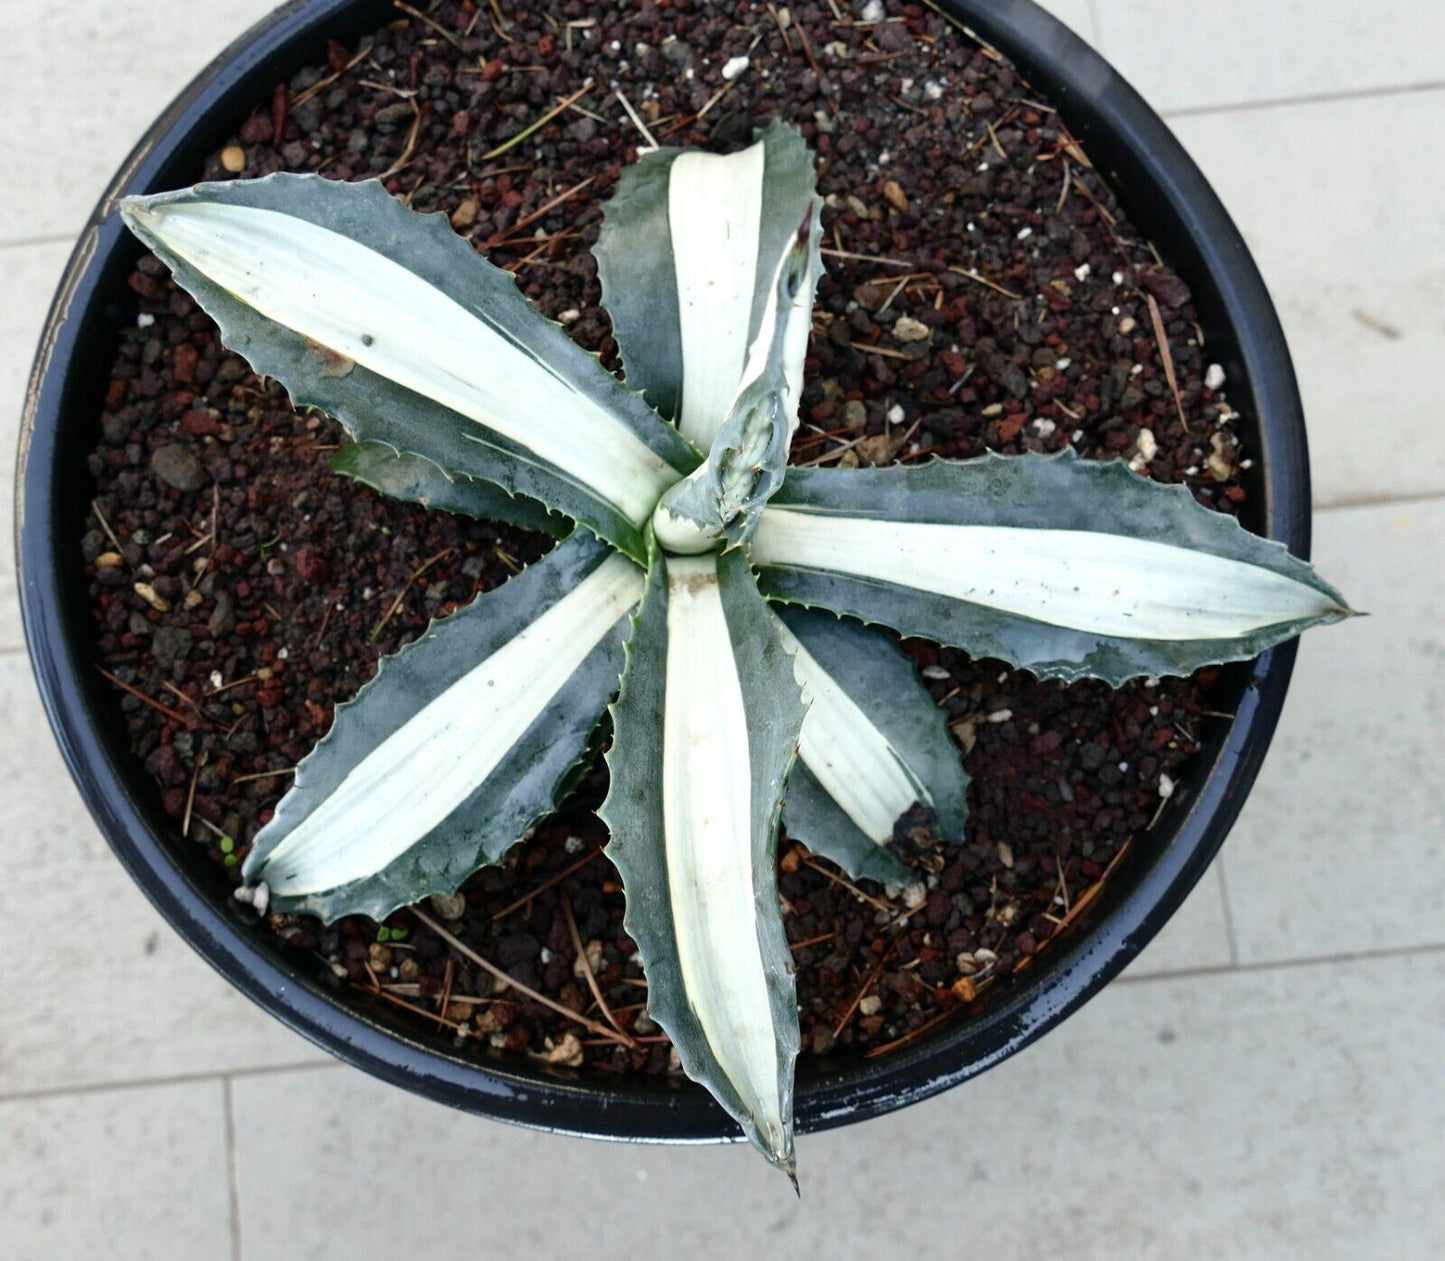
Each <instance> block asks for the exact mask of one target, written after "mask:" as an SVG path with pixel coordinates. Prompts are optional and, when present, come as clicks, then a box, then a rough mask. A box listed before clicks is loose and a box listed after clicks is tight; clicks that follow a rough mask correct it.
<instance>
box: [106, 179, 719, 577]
mask: <svg viewBox="0 0 1445 1261" xmlns="http://www.w3.org/2000/svg"><path fill="white" fill-rule="evenodd" d="M121 210H122V214H123V215H124V216H125V220H126V223H127V224H128V225H129V226H130V227H131V229H132V230H133V231H134V232H135V233H136V234H137V235H138V236H139V237H140V238H141V239H142V240H143V241H144V242H145V243H146V244H147V245H148V246H150V247H151V249H153V250H154V251H155V252H156V254H158V255H159V256H160V257H161V259H162V260H163V261H165V263H166V264H167V265H168V266H169V267H170V268H171V269H172V271H173V272H174V273H175V276H176V279H177V280H178V281H179V283H180V284H182V285H183V286H184V287H185V288H186V289H187V290H188V291H189V292H190V293H191V294H193V295H194V296H195V298H196V300H197V301H198V302H199V303H200V304H201V306H202V307H203V308H204V309H205V310H206V312H207V313H208V314H209V315H211V316H212V318H214V319H215V320H216V322H217V323H218V324H219V325H220V326H221V332H222V336H223V337H224V338H225V341H226V344H227V345H228V346H230V347H231V348H232V349H234V350H236V351H237V352H238V353H240V354H242V355H244V356H245V357H246V358H247V359H248V360H249V361H250V363H251V365H252V366H253V367H254V368H255V369H256V370H257V371H258V372H262V373H265V374H266V375H269V376H274V377H276V378H277V379H278V380H280V381H281V382H282V383H283V384H284V385H285V386H286V388H287V389H288V390H289V391H290V393H291V397H292V400H293V401H294V402H295V403H296V404H297V405H298V406H313V407H319V408H321V409H322V410H323V411H326V412H329V413H330V414H332V415H333V416H335V417H336V418H337V419H338V420H340V421H341V423H342V424H343V425H345V426H346V428H347V429H348V430H349V431H350V432H351V434H352V435H353V436H354V437H356V438H357V439H360V440H363V441H376V442H383V443H386V444H387V445H388V446H390V447H392V448H393V449H394V450H396V451H399V452H404V453H406V454H409V455H419V456H423V457H425V458H426V459H428V460H430V461H431V462H432V463H433V464H436V465H438V466H439V467H441V468H443V469H445V470H446V471H447V472H448V473H450V474H454V475H462V476H467V477H475V478H481V479H483V480H486V481H490V482H495V483H497V484H498V485H500V486H503V487H505V488H506V489H507V490H508V491H511V492H512V493H514V494H522V495H526V496H528V497H530V498H533V499H538V500H540V501H541V502H543V503H545V504H547V505H548V506H549V507H552V508H555V509H556V510H557V511H559V512H564V513H566V514H567V515H568V516H570V517H572V518H574V519H575V520H577V521H580V522H582V523H583V524H584V525H586V526H588V527H589V528H590V529H592V530H593V531H594V532H596V533H597V534H599V535H601V536H602V537H603V538H605V539H607V540H609V541H610V542H612V543H613V544H615V545H616V546H617V547H619V548H620V549H622V550H623V551H624V552H627V553H628V554H630V555H632V556H633V557H634V558H636V559H638V560H639V561H641V560H645V558H646V550H645V547H644V545H643V541H642V535H641V532H640V527H641V526H642V525H643V524H645V523H646V521H647V519H648V517H649V515H650V514H651V512H652V509H653V507H654V505H655V504H656V503H657V500H658V498H659V497H660V496H661V495H662V493H663V491H664V490H666V489H667V488H668V487H669V486H671V485H673V484H674V483H675V482H677V481H678V480H680V479H681V478H682V477H684V476H685V475H686V474H688V473H690V472H691V471H692V470H693V469H694V468H695V467H696V466H697V465H698V463H699V462H700V461H699V457H698V454H697V452H696V451H695V450H694V449H693V448H692V446H691V445H690V444H689V443H688V442H687V441H686V439H684V438H683V437H682V436H681V435H680V434H679V433H678V432H677V430H676V429H674V428H673V427H671V426H669V425H667V424H664V423H663V422H662V421H661V420H659V419H658V417H657V416H656V414H655V413H653V412H652V411H651V410H650V409H649V408H648V407H647V405H646V404H645V403H644V402H643V400H642V399H641V398H639V397H638V396H637V395H636V394H634V393H633V392H632V391H630V390H628V389H626V388H625V387H624V386H622V385H621V383H619V382H618V381H617V380H616V378H614V377H613V376H612V375H611V374H610V373H608V372H607V371H606V370H605V369H604V368H603V367H602V366H601V365H600V364H599V363H598V362H597V360H596V358H595V357H594V356H592V355H589V354H587V353H586V352H585V351H584V350H582V349H581V348H580V347H579V346H578V345H577V344H576V343H575V342H573V341H572V340H571V338H569V337H568V336H567V334H566V333H565V332H563V331H562V329H561V328H559V327H558V326H557V325H556V324H554V323H552V322H551V321H550V320H547V319H544V318H543V317H542V316H541V315H540V314H539V313H538V312H537V311H536V310H535V309H534V308H533V307H532V306H531V305H530V304H529V303H528V302H527V300H526V299H525V298H524V297H523V296H522V294H521V293H520V292H519V291H518V289H517V286H516V281H515V279H514V278H513V277H512V276H511V275H509V274H508V273H507V272H504V271H501V270H499V269H498V268H496V267H493V266H492V265H491V264H489V263H487V262H486V261H485V260H483V259H482V258H481V257H479V256H478V255H477V253H476V251H475V250H473V249H472V248H471V246H469V245H468V244H467V243H466V242H465V241H463V240H462V239H461V238H460V237H458V236H457V235H456V234H455V233H454V232H453V231H452V230H451V227H450V225H449V224H448V223H447V220H446V217H445V216H444V215H421V214H417V213H415V212H414V211H412V210H409V209H408V208H407V207H405V206H403V205H402V204H401V203H400V202H399V201H397V200H396V199H395V198H393V197H391V196H390V195H389V194H388V193H387V192H386V190H385V189H384V188H383V187H382V186H381V185H380V184H379V183H377V182H375V181H368V182H367V183H364V184H345V183H340V182H337V181H334V180H326V179H322V178H320V177H317V176H299V175H272V176H267V177H266V178H265V179H260V180H247V181H237V182H233V183H212V184H201V185H198V186H197V187H195V188H192V189H187V190H185V191H182V192H177V193H165V194H161V195H159V196H155V197H139V198H130V199H128V200H127V201H126V202H124V203H123V205H122V208H121Z"/></svg>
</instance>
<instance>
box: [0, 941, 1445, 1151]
mask: <svg viewBox="0 0 1445 1261" xmlns="http://www.w3.org/2000/svg"><path fill="white" fill-rule="evenodd" d="M1436 954H1445V941H1437V942H1426V943H1423V944H1421V945H1417V946H1386V947H1383V948H1381V949H1378V950H1354V951H1344V952H1341V953H1339V954H1331V955H1309V956H1304V957H1301V958H1295V959H1262V960H1260V961H1258V962H1255V963H1240V964H1238V965H1235V964H1211V965H1207V966H1203V967H1197V968H1178V969H1176V970H1174V971H1172V972H1152V973H1150V974H1149V975H1147V976H1130V975H1128V974H1125V975H1124V976H1121V977H1117V978H1116V979H1115V980H1114V981H1113V982H1111V984H1114V985H1129V986H1135V985H1151V984H1156V983H1158V982H1162V981H1190V980H1195V979H1199V980H1208V979H1211V978H1214V977H1227V976H1249V975H1256V974H1260V973H1266V972H1276V971H1278V972H1284V971H1298V970H1299V969H1302V968H1312V967H1337V966H1339V965H1341V964H1347V963H1368V962H1371V961H1373V960H1376V959H1408V958H1413V957H1415V956H1421V957H1423V956H1428V955H1436ZM352 1067H353V1066H351V1065H349V1064H346V1063H345V1062H344V1061H342V1060H338V1059H331V1058H328V1059H324V1060H308V1061H306V1062H304V1063H299V1064H270V1065H263V1066H260V1067H257V1068H239V1069H234V1070H232V1071H231V1072H229V1073H188V1074H187V1073H182V1074H175V1075H172V1076H168V1077H138V1078H135V1079H133V1080H130V1081H112V1082H86V1083H84V1084H82V1085H78V1086H57V1087H53V1088H50V1089H41V1090H19V1091H14V1092H13V1093H10V1094H0V1106H3V1105H5V1104H8V1103H27V1102H30V1101H33V1100H41V1099H58V1098H65V1097H67V1096H71V1095H94V1094H106V1093H111V1092H116V1091H129V1090H149V1089H151V1088H153V1087H164V1086H183V1085H192V1084H196V1083H201V1082H216V1081H219V1082H221V1083H222V1084H223V1085H224V1086H225V1089H226V1091H227V1094H228V1095H229V1093H230V1090H231V1083H232V1082H233V1081H235V1080H237V1079H240V1080H247V1079H250V1078H256V1077H274V1076H276V1075H278V1074H280V1073H298V1072H318V1071H324V1072H328V1073H330V1072H337V1071H339V1070H343V1069H350V1068H352ZM354 1071H356V1072H361V1071H362V1070H361V1069H355V1070H354ZM230 1123H231V1122H230V1115H229V1113H228V1124H230Z"/></svg>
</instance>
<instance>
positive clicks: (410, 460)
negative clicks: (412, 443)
mask: <svg viewBox="0 0 1445 1261" xmlns="http://www.w3.org/2000/svg"><path fill="white" fill-rule="evenodd" d="M331 471H332V472H333V473H341V474H342V475H343V476H346V477H352V478H355V479H356V480H357V481H358V482H361V483H362V484H363V485H365V486H370V487H371V488H372V490H376V491H380V492H381V493H382V494H383V495H389V496H391V498H393V499H401V500H405V501H406V502H407V503H413V504H421V506H422V507H423V508H435V509H437V510H439V511H441V512H455V513H458V514H459V515H461V516H464V517H477V518H478V519H480V520H482V521H506V522H509V523H510V524H512V525H520V526H524V527H526V528H527V529H529V530H541V531H543V532H544V533H546V534H553V535H556V536H558V537H563V536H565V535H567V534H569V533H570V532H571V530H572V522H571V521H570V520H568V519H567V518H566V517H564V516H562V515H561V514H560V513H557V512H548V511H547V507H546V505H545V504H540V503H538V502H537V501H536V500H535V499H527V498H524V497H523V496H521V495H513V494H511V493H509V492H508V491H505V490H503V489H502V488H501V487H500V486H497V485H495V484H494V483H492V482H482V481H478V480H477V479H476V478H475V477H448V476H447V475H446V474H445V473H444V472H442V470H441V469H439V468H438V467H437V466H436V465H435V464H433V463H432V462H431V461H430V460H425V459H423V458H422V457H421V456H419V455H401V454H399V453H398V452H396V451H393V450H392V449H391V448H390V447H389V446H387V445H386V444H385V443H382V442H348V443H347V444H346V445H345V446H343V447H338V448H337V449H336V451H335V452H333V454H332V456H331Z"/></svg>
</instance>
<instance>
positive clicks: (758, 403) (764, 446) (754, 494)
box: [652, 207, 818, 554]
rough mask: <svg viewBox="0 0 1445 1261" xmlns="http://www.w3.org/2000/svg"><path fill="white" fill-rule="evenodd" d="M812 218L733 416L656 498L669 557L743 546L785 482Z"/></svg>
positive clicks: (780, 284)
mask: <svg viewBox="0 0 1445 1261" xmlns="http://www.w3.org/2000/svg"><path fill="white" fill-rule="evenodd" d="M817 244H818V243H817V232H816V216H815V215H814V213H813V210H812V208H811V207H810V208H809V211H808V215H807V217H806V218H805V219H804V220H803V223H802V226H801V227H800V228H799V230H798V235H797V237H796V239H795V240H794V242H793V245H792V247H791V248H790V250H789V251H788V253H787V254H785V255H784V256H783V258H782V260H781V261H780V262H779V264H778V271H777V275H776V278H775V280H774V282H773V287H774V290H775V292H776V302H775V303H774V304H773V305H772V306H770V307H768V308H766V309H765V311H764V316H763V323H762V326H761V328H760V329H759V330H758V336H757V340H756V342H754V344H753V349H752V351H751V352H750V353H749V356H748V364H747V368H746V369H745V370H744V373H743V384H742V387H741V389H740V390H739V391H738V395H737V398H736V399H735V400H734V402H733V406H732V410H731V411H730V412H729V413H728V417H727V419H726V420H725V421H724V422H723V425H722V428H721V429H719V430H718V433H717V436H716V437H715V438H714V439H713V444H712V448H711V450H710V451H709V452H708V457H707V460H706V461H705V462H704V463H703V465H702V467H701V468H699V469H696V470H695V471H694V472H693V473H692V474H691V475H690V476H689V477H687V478H685V479H684V480H683V481H681V482H678V484H677V485H676V486H674V487H672V489H671V490H669V491H668V492H667V494H665V495H664V496H663V497H662V503H661V504H659V505H658V508H657V511H656V512H655V513H654V514H653V518H652V522H653V526H654V528H655V529H656V531H657V538H658V542H659V543H661V544H662V545H663V546H664V547H667V548H668V549H669V550H671V551H674V552H681V553H684V554H686V553H692V552H701V551H706V550H708V549H709V548H711V547H712V546H713V545H714V543H716V542H717V541H718V540H721V539H724V538H725V539H727V540H728V541H729V542H730V543H731V544H734V545H736V544H738V543H743V542H746V541H747V540H748V539H750V538H752V536H753V533H754V531H755V530H756V529H757V525H758V520H759V518H760V516H761V515H762V511H763V507H764V505H765V504H766V503H767V502H768V500H769V499H771V498H772V497H773V495H774V494H776V493H777V490H778V487H780V486H781V485H782V484H783V476H784V474H785V473H786V472H787V467H788V444H789V442H790V441H791V439H792V436H793V423H792V422H795V421H796V418H797V417H796V409H795V410H794V411H793V413H792V415H791V418H790V414H789V410H788V398H789V385H788V381H787V372H786V364H785V361H784V357H785V354H786V352H787V350H788V325H787V322H786V321H785V320H784V319H781V318H779V317H780V314H781V313H782V312H786V311H789V310H792V309H793V308H794V307H795V306H796V304H797V299H798V295H799V294H800V293H802V292H803V290H804V288H805V287H806V288H807V291H808V294H809V304H810V305H811V293H812V285H813V283H814V282H813V280H812V274H811V263H810V260H811V258H812V257H813V256H814V255H815V254H816V251H817Z"/></svg>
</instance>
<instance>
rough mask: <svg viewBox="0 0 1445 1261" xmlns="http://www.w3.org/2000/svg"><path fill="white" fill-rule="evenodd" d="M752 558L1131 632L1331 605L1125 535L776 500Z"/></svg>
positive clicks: (1235, 565)
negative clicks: (898, 517) (888, 515)
mask: <svg viewBox="0 0 1445 1261" xmlns="http://www.w3.org/2000/svg"><path fill="white" fill-rule="evenodd" d="M753 559H754V563H755V564H757V565H759V566H763V567H765V566H780V567H788V568H798V569H806V570H816V571H819V572H831V573H838V574H844V575H847V576H850V577H857V578H862V579H866V580H871V581H875V582H880V583H887V584H891V585H894V586H899V587H908V588H911V589H913V590H915V591H921V592H926V593H932V594H935V595H942V596H947V597H949V598H950V599H954V600H959V601H963V602H965V603H969V604H976V605H982V606H984V607H986V608H991V609H998V610H1000V611H1003V612H1006V613H1010V614H1013V615H1016V616H1019V617H1025V618H1031V619H1034V620H1037V621H1040V622H1045V623H1048V624H1050V625H1054V626H1061V627H1066V628H1069V629H1072V630H1078V631H1085V632H1090V633H1094V634H1101V635H1111V636H1116V637H1118V638H1121V639H1140V640H1223V639H1233V638H1237V637H1242V636H1245V635H1248V634H1250V633H1251V632H1254V631H1257V630H1261V629H1264V628H1266V627H1270V626H1276V625H1280V624H1285V623H1290V622H1295V621H1303V620H1306V619H1309V618H1316V617H1321V616H1324V615H1326V614H1328V613H1329V612H1330V611H1331V610H1332V609H1334V608H1335V607H1336V606H1335V605H1334V602H1333V601H1332V600H1330V599H1329V598H1328V597H1327V596H1325V595H1324V594H1323V593H1322V592H1320V591H1319V590H1317V589H1316V588H1314V587H1312V586H1309V585H1307V584H1305V583H1302V582H1296V581H1295V580H1294V579H1292V578H1289V577H1287V576H1285V575H1283V574H1279V573H1276V572H1274V571H1272V570H1269V569H1266V568H1263V567H1262V566H1259V565H1250V564H1246V563H1244V562H1242V561H1237V560H1231V559H1228V558H1225V557H1221V556H1215V555H1212V554H1210V553H1208V552H1201V551H1194V550H1191V549H1189V548H1184V547H1176V546H1173V545H1171V544H1168V543H1158V542H1153V541H1150V540H1146V539H1137V538H1129V537H1127V536H1124V535H1120V534H1105V533H1098V534H1096V533H1090V532H1087V531H1082V530H1050V529H1027V528H1019V527H1000V526H970V525H948V524H938V523H934V522H920V521H890V520H881V519H874V518H864V517H848V516H842V515H833V514H828V513H820V512H811V511H806V510H800V509H796V508H775V507H769V508H768V509H767V510H766V511H764V513H763V518H762V523H761V525H760V527H759V529H758V533H757V536H756V538H755V539H754V542H753Z"/></svg>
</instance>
